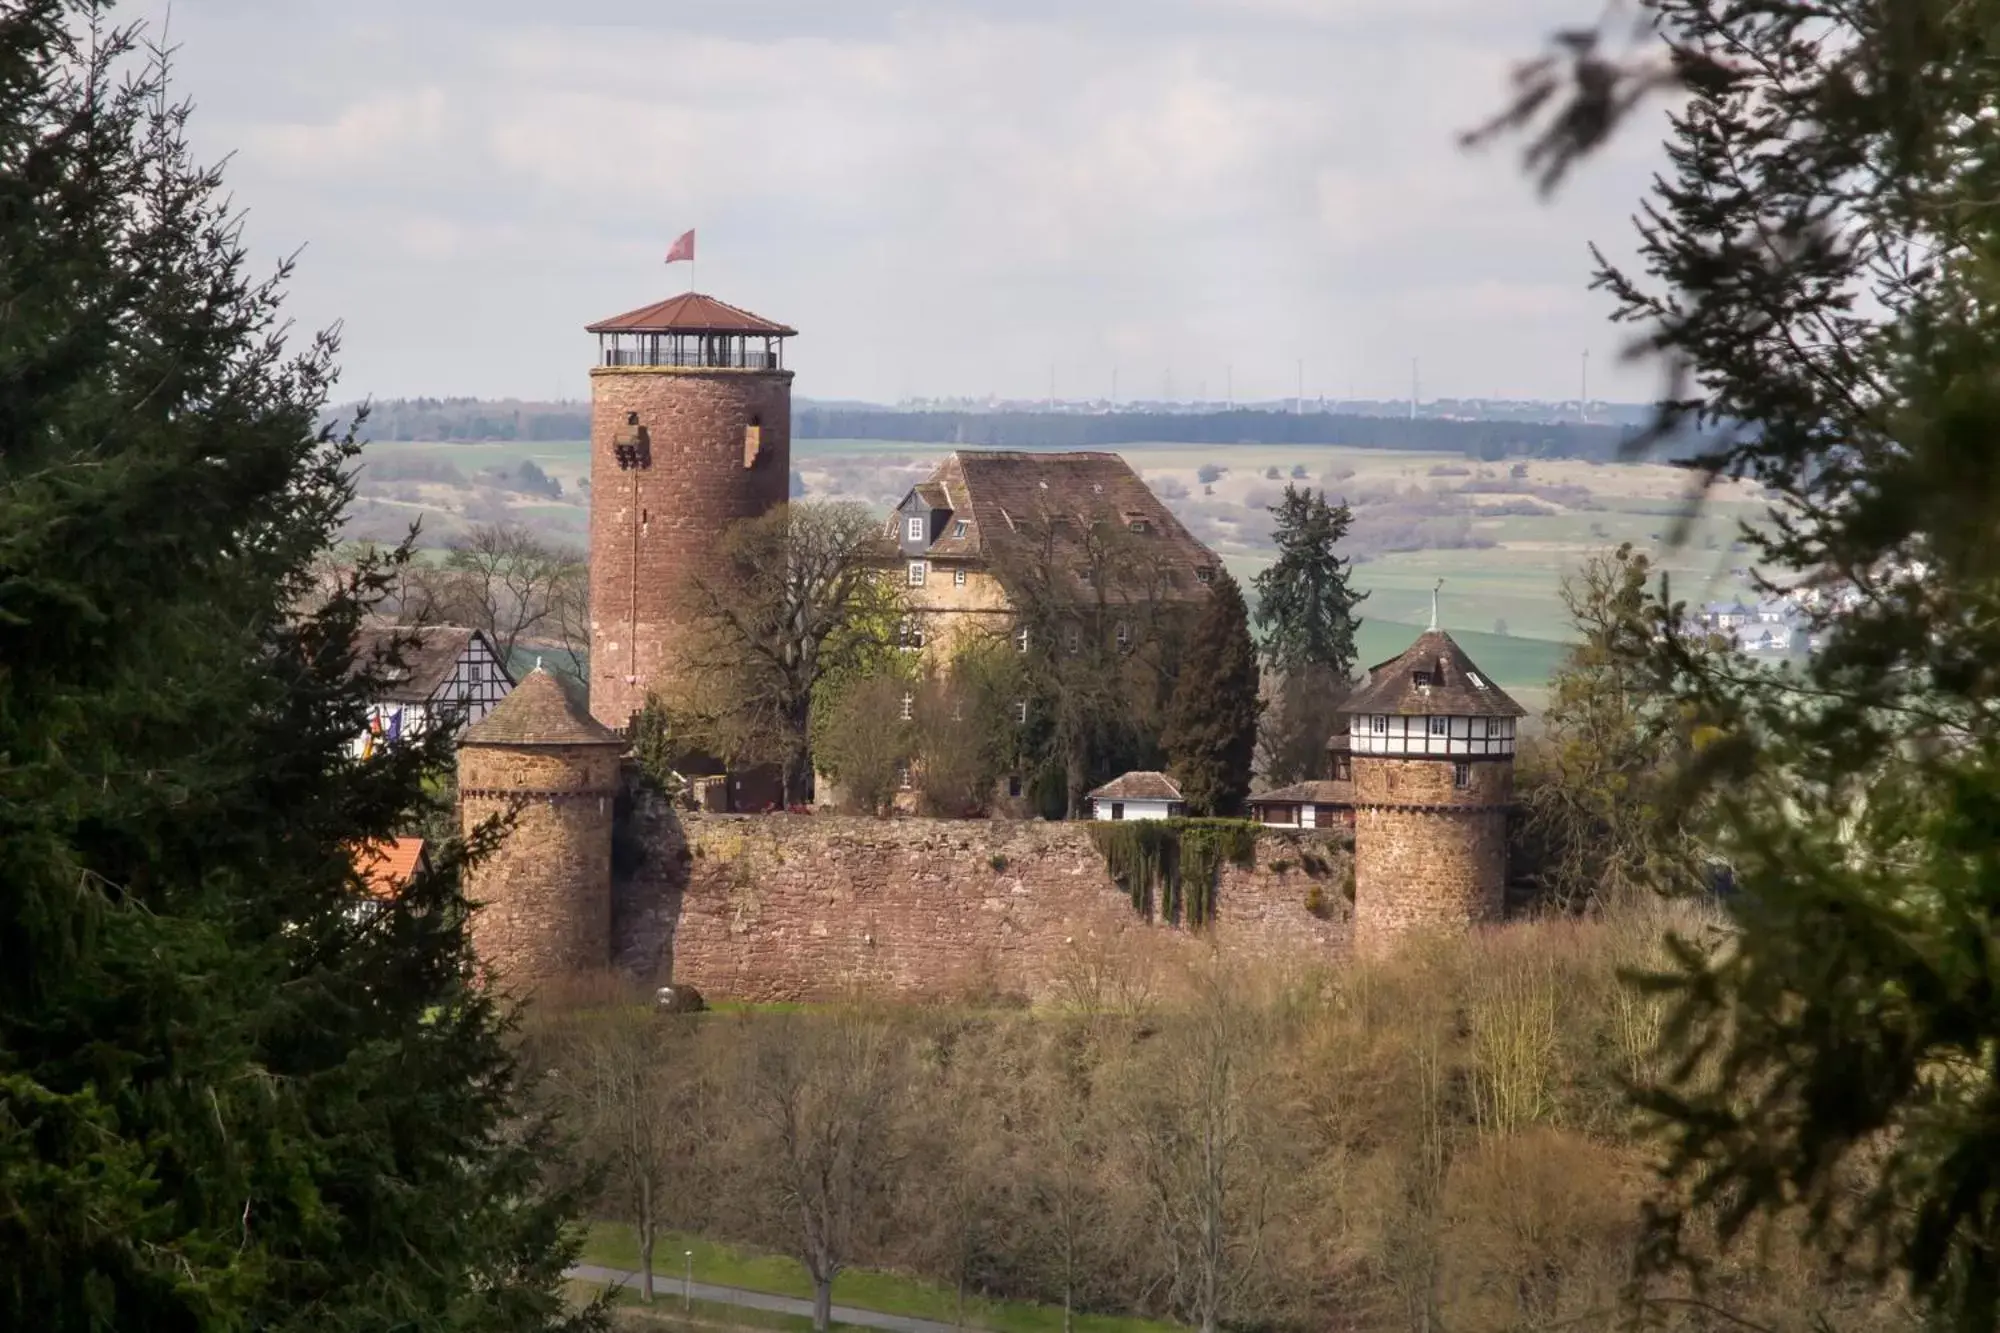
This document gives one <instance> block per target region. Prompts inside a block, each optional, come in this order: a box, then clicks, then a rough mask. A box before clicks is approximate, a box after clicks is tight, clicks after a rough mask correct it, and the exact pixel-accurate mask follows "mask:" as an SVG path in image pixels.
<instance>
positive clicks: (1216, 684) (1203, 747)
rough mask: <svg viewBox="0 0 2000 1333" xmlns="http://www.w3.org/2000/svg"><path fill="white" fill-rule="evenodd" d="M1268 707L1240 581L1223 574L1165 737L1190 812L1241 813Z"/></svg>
mask: <svg viewBox="0 0 2000 1333" xmlns="http://www.w3.org/2000/svg"><path fill="white" fill-rule="evenodd" d="M1262 707H1263V704H1262V701H1261V700H1260V699H1259V698H1258V697H1257V648H1256V645H1255V644H1254V643H1252V642H1251V639H1250V616H1249V612H1248V609H1247V608H1246V607H1245V606H1244V605H1243V592H1242V590H1241V589H1240V588H1238V587H1237V586H1236V580H1235V579H1233V578H1231V577H1230V576H1229V575H1228V574H1227V573H1218V574H1217V576H1216V580H1215V586H1214V587H1213V589H1212V590H1211V591H1210V594H1209V599H1208V605H1207V606H1206V607H1204V608H1203V609H1202V613H1201V619H1200V620H1199V621H1198V622H1196V624H1195V627H1194V634H1193V636H1192V637H1191V638H1190V640H1189V642H1188V649H1187V657H1186V658H1185V660H1184V661H1183V662H1182V663H1181V672H1180V678H1179V679H1178V680H1177V681H1176V682H1175V685H1174V694H1173V700H1172V702H1171V703H1170V705H1169V706H1168V710H1167V726H1166V731H1165V732H1164V734H1163V735H1162V736H1161V737H1160V743H1161V746H1162V748H1164V749H1165V750H1166V752H1167V766H1168V770H1169V771H1170V772H1171V773H1172V774H1173V777H1174V779H1175V781H1177V782H1179V783H1180V786H1181V796H1182V799H1183V800H1185V801H1186V803H1187V811H1188V813H1189V814H1191V815H1237V814H1241V813H1242V811H1243V800H1244V798H1245V797H1247V796H1248V795H1249V794H1250V762H1251V760H1252V758H1253V757H1254V756H1255V754H1256V750H1257V714H1258V712H1259V710H1260V709H1261V708H1262Z"/></svg>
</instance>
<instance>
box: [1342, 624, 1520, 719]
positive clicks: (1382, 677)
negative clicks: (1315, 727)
mask: <svg viewBox="0 0 2000 1333" xmlns="http://www.w3.org/2000/svg"><path fill="white" fill-rule="evenodd" d="M1341 711H1342V712H1343V713H1350V714H1351V713H1388V714H1400V715H1402V716H1405V717H1437V716H1450V717H1526V716H1527V715H1528V710H1527V709H1525V708H1523V707H1521V705H1519V704H1517V703H1515V702H1514V701H1513V700H1512V699H1510V698H1508V697H1507V692H1506V691H1505V690H1503V689H1501V688H1500V687H1499V686H1498V685H1495V684H1494V683H1493V682H1492V680H1490V679H1489V678H1488V677H1487V676H1486V674H1485V673H1484V672H1482V671H1481V670H1480V669H1479V668H1478V666H1477V665H1475V664H1474V663H1473V660H1472V659H1471V658H1470V657H1467V656H1466V655H1465V650H1464V649H1463V648H1461V647H1459V646H1458V644H1457V643H1456V642H1455V641H1454V640H1453V639H1452V637H1451V635H1449V634H1447V633H1445V632H1444V631H1443V630H1441V629H1433V630H1425V631H1424V632H1423V633H1422V634H1419V635H1418V636H1417V641H1416V642H1415V643H1413V644H1411V645H1410V646H1409V647H1408V648H1405V649H1404V650H1403V651H1402V653H1401V654H1400V655H1399V656H1396V657H1393V658H1391V659H1389V660H1388V661H1387V662H1383V663H1381V664H1380V665H1379V666H1372V667H1370V668H1368V679H1367V680H1366V681H1364V682H1363V683H1362V684H1361V685H1360V686H1359V687H1358V688H1356V689H1355V691H1354V693H1353V694H1350V695H1349V696H1348V697H1347V703H1346V704H1345V705H1344V706H1343V707H1342V708H1341Z"/></svg>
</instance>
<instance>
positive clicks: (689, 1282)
mask: <svg viewBox="0 0 2000 1333" xmlns="http://www.w3.org/2000/svg"><path fill="white" fill-rule="evenodd" d="M686 1253H687V1270H686V1276H684V1277H683V1278H681V1313H683V1314H685V1313H687V1312H688V1311H689V1310H692V1309H693V1308H694V1251H693V1250H689V1251H687V1252H686Z"/></svg>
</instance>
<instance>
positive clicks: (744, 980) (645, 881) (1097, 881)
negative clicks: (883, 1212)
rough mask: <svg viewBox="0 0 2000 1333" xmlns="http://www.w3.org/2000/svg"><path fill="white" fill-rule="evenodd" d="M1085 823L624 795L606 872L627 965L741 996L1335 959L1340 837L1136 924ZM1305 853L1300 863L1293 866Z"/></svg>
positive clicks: (1342, 872) (1339, 950)
mask: <svg viewBox="0 0 2000 1333" xmlns="http://www.w3.org/2000/svg"><path fill="white" fill-rule="evenodd" d="M1088 830H1089V826H1088V825H1086V824H1079V823H1044V822H1040V821H1030V820H1019V821H1016V820H933V819H891V820H877V819H867V818H858V817H855V818H851V817H844V816H831V815H812V816H804V815H766V816H727V815H690V814H684V813H681V812H677V811H671V810H668V809H667V808H666V806H665V803H664V802H662V801H660V800H658V798H656V797H652V796H639V797H638V798H637V799H635V800H633V801H632V802H631V810H630V815H629V816H628V821H627V826H626V828H625V829H623V830H622V831H621V836H629V838H630V839H631V840H632V842H633V843H634V844H635V845H636V848H637V856H636V862H637V864H636V868H635V869H633V870H632V871H631V872H630V873H629V874H628V875H627V876H626V877H625V878H624V879H623V880H622V881H621V883H620V884H619V886H618V893H617V898H618V906H617V915H618V926H617V930H616V934H617V956H618V961H619V963H620V965H621V966H622V967H624V968H625V969H626V970H628V971H630V972H632V973H634V974H636V975H639V976H641V977H644V978H647V979H650V980H654V981H660V982H664V981H666V980H669V979H671V980H673V981H677V982H683V983H689V984H692V985H694V986H696V987H698V988H699V989H700V990H701V991H703V992H704V993H705V994H707V995H709V996H710V997H718V998H719V997H726V998H730V999H741V1000H794V999H809V998H827V997H831V996H836V995H840V994H846V993H851V992H853V991H857V990H859V991H865V992H874V993H888V994H896V995H904V996H925V995H963V994H967V993H986V994H996V995H1016V996H1021V997H1025V998H1029V999H1041V998H1046V997H1049V996H1051V995H1053V994H1058V993H1061V992H1062V991H1063V990H1064V988H1066V987H1069V986H1073V985H1076V984H1078V979H1079V978H1081V977H1086V976H1090V975H1096V974H1098V973H1101V971H1102V970H1103V969H1104V968H1105V967H1106V966H1108V965H1109V964H1108V963H1107V960H1110V959H1114V958H1117V957H1120V956H1125V955H1126V954H1128V953H1129V951H1130V950H1131V949H1132V948H1133V946H1135V945H1140V944H1142V943H1145V944H1160V943H1164V944H1165V945H1166V947H1167V948H1168V949H1169V950H1174V949H1202V948H1206V947H1207V946H1208V945H1209V944H1211V943H1212V944H1213V946H1214V947H1216V948H1218V949H1219V950H1221V952H1222V953H1223V954H1224V956H1226V957H1234V958H1239V959H1243V960H1250V959H1256V960H1259V961H1282V960H1285V959H1292V960H1301V961H1308V962H1324V961H1329V960H1336V959H1339V958H1342V957H1344V956H1345V954H1346V952H1347V946H1348V935H1349V930H1350V925H1349V920H1348V918H1349V917H1350V915H1351V908H1350V905H1349V902H1348V900H1347V898H1346V896H1345V892H1346V887H1345V886H1347V885H1348V884H1350V883H1351V879H1350V877H1349V873H1348V872H1349V865H1348V854H1347V848H1346V837H1345V834H1344V832H1342V831H1338V830H1303V831H1300V832H1287V831H1275V830H1274V831H1271V832H1267V833H1265V834H1264V835H1263V836H1262V837H1260V839H1259V844H1258V850H1257V860H1256V864H1255V866H1254V867H1238V866H1233V865H1232V866H1226V867H1225V868H1224V870H1223V872H1222V875H1221V879H1220V882H1219V884H1218V887H1217V895H1216V901H1217V914H1216V920H1215V921H1214V923H1213V924H1212V925H1210V926H1209V927H1206V928H1204V929H1203V930H1201V931H1197V932H1190V931H1187V930H1184V929H1181V928H1178V927H1173V926H1166V925H1161V924H1149V923H1147V922H1146V921H1144V920H1142V919H1141V918H1140V917H1139V915H1138V914H1137V913H1136V912H1135V911H1134V910H1133V908H1132V905H1131V902H1130V900H1129V899H1128V898H1127V896H1126V894H1125V892H1124V890H1122V889H1121V888H1120V887H1119V886H1118V885H1117V884H1116V883H1115V882H1114V881H1113V880H1112V878H1111V876H1110V874H1109V873H1108V872H1107V871H1106V869H1105V866H1104V860H1103V858H1102V857H1101V856H1100V855H1099V853H1098V851H1097V849H1096V847H1095V845H1094V844H1093V843H1092V842H1091V840H1090V834H1089V831H1088ZM1309 861H1310V862H1311V863H1312V865H1313V866H1314V867H1315V868H1313V869H1308V862H1309Z"/></svg>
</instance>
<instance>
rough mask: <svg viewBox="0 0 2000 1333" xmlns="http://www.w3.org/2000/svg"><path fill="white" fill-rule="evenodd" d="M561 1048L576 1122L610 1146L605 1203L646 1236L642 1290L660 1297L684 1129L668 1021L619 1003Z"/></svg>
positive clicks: (560, 1077) (563, 1092)
mask: <svg viewBox="0 0 2000 1333" xmlns="http://www.w3.org/2000/svg"><path fill="white" fill-rule="evenodd" d="M573 1036H574V1038H575V1039H574V1040H573V1041H571V1042H568V1043H565V1044H566V1047H567V1049H565V1050H563V1051H562V1052H561V1054H560V1055H559V1057H558V1058H559V1059H560V1060H561V1061H562V1064H561V1065H560V1066H559V1067H558V1069H557V1073H556V1077H555V1078H554V1079H553V1080H552V1081H553V1084H554V1087H555V1090H556V1093H557V1095H558V1096H559V1097H560V1098H561V1100H562V1101H563V1103H564V1104H565V1109H566V1110H567V1111H568V1113H569V1117H570V1121H571V1123H572V1124H573V1125H574V1126H575V1127H576V1128H577V1129H578V1131H579V1132H580V1133H581V1134H582V1135H583V1136H584V1138H585V1141H586V1142H587V1143H588V1144H589V1145H590V1146H591V1147H592V1148H594V1149H595V1150H596V1151H597V1152H598V1153H600V1154H602V1156H603V1159H604V1165H605V1168H606V1174H607V1180H606V1189H605V1199H604V1203H605V1205H607V1206H608V1207H610V1208H612V1209H614V1210H615V1211H616V1212H617V1213H618V1214H619V1215H620V1217H621V1219H622V1220H628V1221H630V1222H631V1224H632V1228H633V1230H634V1232H636V1233H637V1235H638V1239H639V1284H640V1285H639V1290H640V1294H641V1296H642V1298H643V1299H644V1300H645V1301H646V1302H647V1303H648V1304H651V1303H652V1300H653V1246H654V1243H655V1241H656V1239H657V1238H658V1234H659V1221H660V1213H661V1205H662V1197H661V1196H662V1195H663V1193H664V1192H665V1191H666V1189H667V1188H668V1185H669V1181H670V1177H671V1175H672V1171H673V1167H674V1164H675V1160H676V1158H677V1157H678V1156H679V1155H680V1154H679V1152H678V1151H677V1149H678V1146H679V1140H680V1139H682V1138H683V1137H684V1130H683V1126H684V1125H685V1123H686V1121H685V1112H684V1108H682V1107H681V1106H678V1105H677V1104H676V1103H677V1101H679V1100H680V1098H681V1097H682V1096H683V1095H684V1094H685V1090H686V1085H685V1084H684V1083H682V1082H681V1081H680V1080H681V1079H683V1078H684V1077H685V1071H682V1070H675V1069H671V1068H669V1065H668V1062H667V1061H666V1059H665V1058H664V1052H663V1050H662V1049H661V1047H662V1043H661V1040H660V1038H661V1029H660V1025H659V1024H658V1022H657V1021H656V1020H654V1019H653V1017H652V1015H650V1014H649V1013H647V1012H646V1011H644V1010H636V1011H635V1010H630V1009H626V1010H614V1011H612V1012H611V1013H610V1014H609V1015H608V1016H606V1017H605V1018H604V1019H602V1021H600V1022H597V1023H594V1024H593V1025H592V1027H591V1029H590V1030H589V1031H588V1032H582V1031H579V1032H577V1033H575V1034H573Z"/></svg>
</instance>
